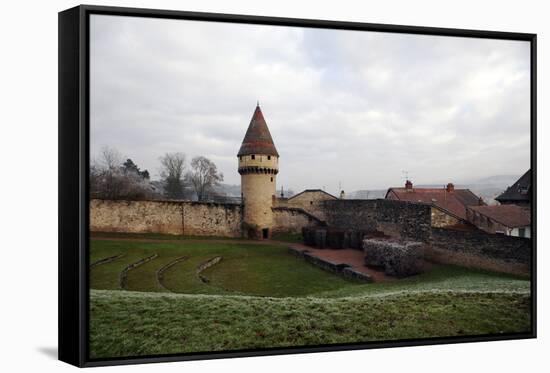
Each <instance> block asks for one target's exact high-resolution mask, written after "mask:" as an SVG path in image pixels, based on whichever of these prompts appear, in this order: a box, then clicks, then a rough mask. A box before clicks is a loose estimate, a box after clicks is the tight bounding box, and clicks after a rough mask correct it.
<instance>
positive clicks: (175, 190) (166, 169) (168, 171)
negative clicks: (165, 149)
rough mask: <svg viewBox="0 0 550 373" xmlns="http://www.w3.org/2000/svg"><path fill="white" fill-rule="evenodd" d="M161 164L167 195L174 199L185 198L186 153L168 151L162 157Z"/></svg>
mask: <svg viewBox="0 0 550 373" xmlns="http://www.w3.org/2000/svg"><path fill="white" fill-rule="evenodd" d="M160 164H161V171H160V176H161V178H162V181H163V185H164V194H165V196H166V197H168V198H173V199H180V198H183V197H184V193H185V190H184V188H185V185H184V180H183V175H184V171H185V154H183V153H166V154H165V155H164V156H162V157H161V158H160Z"/></svg>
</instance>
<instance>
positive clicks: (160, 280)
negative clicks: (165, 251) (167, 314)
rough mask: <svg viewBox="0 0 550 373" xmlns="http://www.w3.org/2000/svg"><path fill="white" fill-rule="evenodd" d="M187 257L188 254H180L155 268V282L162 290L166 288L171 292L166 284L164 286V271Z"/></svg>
mask: <svg viewBox="0 0 550 373" xmlns="http://www.w3.org/2000/svg"><path fill="white" fill-rule="evenodd" d="M187 259H189V257H188V256H180V257H179V258H176V259H174V260H172V261H171V262H169V263H166V264H165V265H163V266H162V267H160V268H159V269H158V270H157V276H156V277H157V284H158V285H159V286H160V287H161V288H163V289H164V290H168V291H170V292H171V290H170V289H168V288H167V287H166V286H164V272H166V271H167V270H168V269H170V268H172V267H173V266H175V265H176V264H178V263H180V262H183V261H184V260H187Z"/></svg>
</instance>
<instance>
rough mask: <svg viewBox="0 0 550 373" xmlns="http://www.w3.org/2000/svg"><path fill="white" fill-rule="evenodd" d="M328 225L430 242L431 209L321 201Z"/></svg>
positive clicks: (403, 204)
mask: <svg viewBox="0 0 550 373" xmlns="http://www.w3.org/2000/svg"><path fill="white" fill-rule="evenodd" d="M323 209H324V214H325V217H326V222H327V224H328V226H330V227H334V228H339V229H354V230H364V231H379V232H383V233H384V234H386V235H388V236H391V237H395V238H403V239H412V240H415V241H421V242H429V241H430V236H431V230H430V228H431V227H430V225H431V208H430V205H428V204H423V203H413V202H405V201H394V200H388V199H372V200H349V199H337V200H327V201H323Z"/></svg>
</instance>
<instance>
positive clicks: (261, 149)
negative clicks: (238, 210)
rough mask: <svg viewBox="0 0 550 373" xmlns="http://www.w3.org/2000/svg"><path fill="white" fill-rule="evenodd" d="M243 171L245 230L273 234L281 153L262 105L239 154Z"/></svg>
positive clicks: (264, 235)
mask: <svg viewBox="0 0 550 373" xmlns="http://www.w3.org/2000/svg"><path fill="white" fill-rule="evenodd" d="M237 156H238V157H239V174H241V197H242V198H243V205H244V216H243V223H244V224H243V225H244V232H245V234H246V235H247V236H248V237H251V238H270V237H271V233H272V227H273V211H272V209H271V208H272V207H273V203H274V200H275V198H276V197H275V193H276V191H275V190H276V180H277V179H276V178H277V173H278V172H279V153H277V149H275V144H274V143H273V139H272V138H271V134H270V133H269V128H267V123H266V122H265V119H264V116H263V114H262V110H261V109H260V105H259V104H258V105H257V106H256V110H254V114H253V115H252V119H251V120H250V124H249V125H248V129H247V130H246V134H245V135H244V140H243V143H242V145H241V148H240V149H239V153H238V154H237Z"/></svg>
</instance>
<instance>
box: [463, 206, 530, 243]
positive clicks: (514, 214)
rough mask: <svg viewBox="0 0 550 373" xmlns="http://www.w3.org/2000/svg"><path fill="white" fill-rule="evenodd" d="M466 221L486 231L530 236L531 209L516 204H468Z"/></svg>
mask: <svg viewBox="0 0 550 373" xmlns="http://www.w3.org/2000/svg"><path fill="white" fill-rule="evenodd" d="M466 215H467V217H468V221H469V222H470V223H472V224H473V225H475V226H476V227H478V228H479V229H481V230H483V231H485V232H488V233H500V234H505V235H507V236H516V237H527V238H530V237H531V211H530V210H529V209H528V208H525V207H522V206H518V205H496V206H469V207H468V208H467V210H466Z"/></svg>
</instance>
